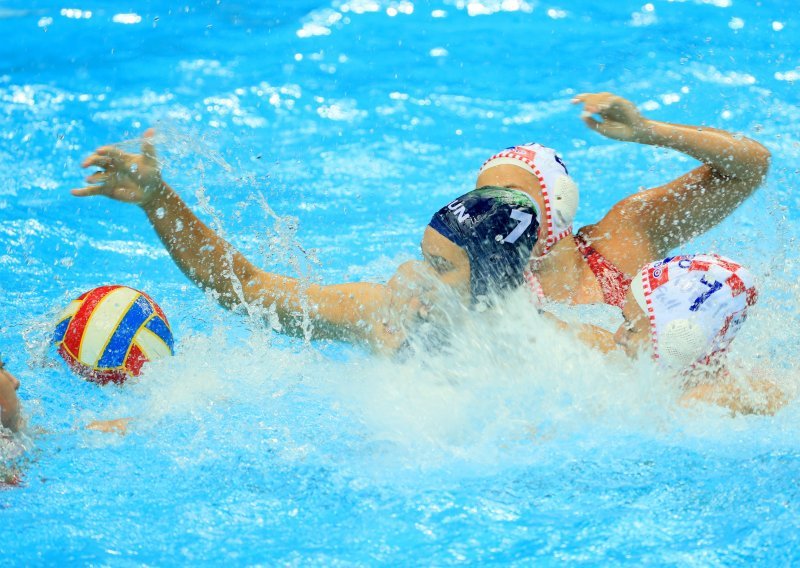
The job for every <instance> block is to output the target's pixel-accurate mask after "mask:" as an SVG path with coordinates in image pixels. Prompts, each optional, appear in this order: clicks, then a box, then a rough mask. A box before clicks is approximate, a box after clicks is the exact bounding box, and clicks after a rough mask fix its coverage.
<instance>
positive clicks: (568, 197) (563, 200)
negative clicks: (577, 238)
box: [550, 176, 578, 226]
mask: <svg viewBox="0 0 800 568" xmlns="http://www.w3.org/2000/svg"><path fill="white" fill-rule="evenodd" d="M550 207H551V209H552V212H553V216H554V217H555V218H556V219H557V220H558V223H559V225H562V226H566V225H572V220H573V219H574V218H575V213H576V212H577V211H578V186H577V185H576V184H575V182H574V181H573V180H572V178H571V177H569V176H561V177H559V178H558V179H557V180H556V183H555V187H554V188H553V196H552V199H551V201H550Z"/></svg>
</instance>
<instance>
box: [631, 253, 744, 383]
mask: <svg viewBox="0 0 800 568" xmlns="http://www.w3.org/2000/svg"><path fill="white" fill-rule="evenodd" d="M631 293H632V294H633V297H634V299H635V300H636V303H637V304H638V305H639V307H640V308H641V309H642V311H643V312H644V313H645V314H646V315H647V316H648V318H649V319H650V331H651V336H652V341H653V357H654V358H655V359H657V360H659V362H661V363H663V364H665V365H667V366H668V367H672V368H686V367H689V366H691V365H693V364H694V363H697V362H699V361H702V360H704V359H705V358H707V357H709V356H711V355H713V354H714V353H718V352H721V351H724V350H725V349H726V348H727V347H728V345H729V344H730V342H731V341H732V340H733V338H734V337H735V336H736V333H737V332H738V331H739V328H740V327H741V325H742V323H744V321H745V319H746V317H747V309H748V308H749V307H750V306H752V305H753V304H755V302H756V298H757V293H756V289H755V286H754V282H753V277H752V275H751V274H750V272H749V271H748V270H747V269H745V268H744V267H742V266H741V265H739V264H737V263H736V262H734V261H732V260H730V259H727V258H724V257H721V256H718V255H714V254H698V255H683V256H675V257H670V258H665V259H664V260H662V261H659V262H653V263H650V264H648V265H646V266H645V267H644V268H642V270H641V271H639V273H638V274H637V275H636V276H635V277H634V278H633V280H632V281H631Z"/></svg>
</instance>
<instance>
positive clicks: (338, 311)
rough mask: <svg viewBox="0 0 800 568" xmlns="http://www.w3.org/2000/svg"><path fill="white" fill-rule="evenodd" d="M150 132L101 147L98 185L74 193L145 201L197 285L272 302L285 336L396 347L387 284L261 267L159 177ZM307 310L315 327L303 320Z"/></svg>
mask: <svg viewBox="0 0 800 568" xmlns="http://www.w3.org/2000/svg"><path fill="white" fill-rule="evenodd" d="M152 136H153V131H152V130H148V131H147V132H145V134H144V138H143V140H142V153H141V154H129V153H126V152H123V151H122V150H120V149H119V148H117V147H116V146H104V147H102V148H99V149H98V150H96V151H95V153H94V154H92V155H91V156H89V157H88V158H87V159H86V160H85V161H84V162H83V167H86V168H88V167H96V168H98V169H99V171H97V172H95V173H94V174H92V175H90V176H88V177H87V178H86V181H87V182H88V183H90V184H92V185H89V186H87V187H83V188H80V189H74V190H72V194H73V195H76V196H79V197H85V196H92V195H105V196H107V197H110V198H112V199H115V200H117V201H123V202H127V203H135V204H137V205H139V206H140V207H141V208H142V210H143V211H144V212H145V214H146V215H147V218H148V219H149V220H150V223H151V224H152V225H153V228H154V229H155V230H156V233H157V234H158V236H159V238H160V239H161V241H162V242H163V243H164V246H165V247H166V248H167V251H168V252H169V254H170V256H171V257H172V259H173V261H175V264H177V265H178V267H179V268H180V269H181V270H182V271H183V273H184V274H185V275H186V276H187V277H188V278H189V279H190V280H192V282H194V283H195V284H196V285H197V286H199V287H200V288H202V289H203V290H213V291H214V292H216V293H217V295H218V296H217V298H218V301H219V303H220V304H221V305H222V306H224V307H226V308H228V309H234V308H237V307H239V306H241V305H244V304H248V305H254V304H258V305H262V306H264V307H267V308H270V307H272V306H274V307H275V310H276V314H277V316H278V319H279V322H280V324H281V326H282V328H283V329H282V330H283V331H284V332H285V333H287V334H290V335H303V334H304V333H306V332H308V333H310V335H311V337H313V338H321V339H343V340H348V341H365V342H367V343H369V344H371V345H373V346H374V347H376V348H377V349H384V348H391V346H390V345H389V344H391V343H392V342H393V341H395V338H394V337H392V336H391V334H388V335H387V334H386V333H385V329H384V328H385V326H384V325H383V324H382V322H383V318H382V315H383V312H384V311H385V310H384V308H385V307H386V306H387V305H388V304H389V300H390V298H389V287H387V286H384V285H380V284H370V283H352V284H341V285H334V286H318V285H311V286H307V287H304V285H303V283H302V282H301V281H300V280H298V279H297V278H291V277H286V276H281V275H278V274H273V273H270V272H266V271H264V270H261V269H259V268H257V267H256V266H254V265H253V264H252V263H251V262H250V261H249V260H247V259H246V258H245V257H244V255H242V254H241V253H240V252H238V251H237V250H236V249H235V248H234V247H233V246H232V245H231V244H230V243H228V242H227V241H226V240H224V239H223V238H221V237H220V236H219V235H218V234H216V233H215V232H214V231H213V230H211V229H210V228H209V227H208V226H207V225H206V224H205V223H203V222H202V221H201V220H200V219H198V218H197V216H196V215H195V214H194V213H193V212H192V211H191V209H189V207H188V206H187V205H186V204H185V203H184V202H183V200H182V199H181V198H180V197H179V196H178V194H177V193H176V192H175V191H174V190H173V189H172V188H171V187H170V186H169V185H168V184H167V183H165V182H164V181H163V180H162V179H161V173H160V171H159V167H158V163H157V161H156V154H155V149H154V147H153V144H152ZM304 314H305V315H306V317H307V318H308V320H310V321H309V323H311V325H310V326H307V325H304V321H305V319H304ZM306 328H308V329H306Z"/></svg>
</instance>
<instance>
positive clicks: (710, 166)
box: [573, 93, 770, 258]
mask: <svg viewBox="0 0 800 568" xmlns="http://www.w3.org/2000/svg"><path fill="white" fill-rule="evenodd" d="M573 102H574V103H576V104H583V105H584V107H583V108H584V114H583V120H584V122H585V123H586V124H587V126H589V128H591V129H592V130H595V131H596V132H599V133H600V134H602V135H604V136H607V137H608V138H612V139H615V140H622V141H628V142H637V143H639V144H648V145H651V146H661V147H664V148H672V149H673V150H678V151H679V152H683V153H684V154H687V155H689V156H691V157H693V158H695V159H697V160H699V161H700V162H702V163H703V165H701V166H700V167H698V168H695V169H694V170H692V171H690V172H688V173H687V174H685V175H683V176H681V177H679V178H677V179H675V180H673V181H671V182H669V183H667V184H665V185H662V186H659V187H655V188H652V189H648V190H645V191H641V192H639V193H637V194H635V195H632V196H630V197H628V198H626V199H624V200H622V201H621V202H619V203H618V204H617V205H615V206H614V208H613V209H612V211H611V212H609V214H608V215H607V217H606V219H607V220H608V221H607V222H606V219H604V220H603V221H601V223H604V222H606V223H605V224H607V225H608V226H609V227H625V230H631V229H632V230H633V231H634V233H635V231H636V230H637V229H638V230H639V232H640V234H641V235H642V236H644V237H645V238H647V239H648V240H649V241H650V243H651V246H652V247H653V248H654V250H653V254H654V256H653V258H660V257H662V256H665V255H666V254H667V253H668V252H669V251H670V250H672V249H673V248H675V247H677V246H679V245H681V244H683V243H684V242H686V241H688V240H689V239H691V238H693V237H695V236H697V235H699V234H701V233H703V232H705V231H707V230H708V229H710V228H711V227H713V226H714V225H716V224H717V223H719V222H720V221H722V220H723V219H724V218H725V217H727V216H728V215H729V214H730V213H731V212H732V211H733V210H734V209H736V207H738V206H739V205H740V204H741V203H742V202H743V201H744V200H745V199H747V197H749V196H750V195H751V194H752V193H753V192H754V191H755V190H756V188H758V186H759V185H761V183H762V182H763V181H764V178H765V177H766V175H767V171H768V169H769V164H770V153H769V151H768V150H767V149H766V148H765V147H764V146H762V145H761V144H759V143H758V142H756V141H755V140H751V139H749V138H746V137H744V136H737V135H734V134H731V133H730V132H726V131H724V130H718V129H715V128H707V127H700V126H687V125H681V124H670V123H666V122H659V121H656V120H650V119H647V118H645V117H643V116H642V115H641V114H639V111H638V110H637V109H636V107H635V106H634V105H633V103H631V102H630V101H627V100H625V99H623V98H622V97H619V96H616V95H614V94H611V93H593V94H592V93H590V94H582V95H578V96H577V97H575V99H574V100H573ZM592 115H598V116H599V117H600V118H601V119H602V120H599V121H598V120H597V119H595V118H594V117H593V116H592ZM633 236H634V237H635V234H634V235H633Z"/></svg>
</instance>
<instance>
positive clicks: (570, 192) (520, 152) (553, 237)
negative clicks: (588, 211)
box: [478, 144, 578, 254]
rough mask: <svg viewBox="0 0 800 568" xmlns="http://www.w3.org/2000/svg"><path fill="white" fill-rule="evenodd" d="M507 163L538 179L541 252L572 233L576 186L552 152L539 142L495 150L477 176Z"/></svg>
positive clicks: (575, 209) (576, 206)
mask: <svg viewBox="0 0 800 568" xmlns="http://www.w3.org/2000/svg"><path fill="white" fill-rule="evenodd" d="M502 165H510V166H516V167H518V168H522V169H524V170H525V171H527V172H530V173H532V174H533V175H535V176H536V177H537V179H538V180H539V186H540V187H541V188H542V198H543V199H544V224H543V226H544V228H545V230H546V231H547V237H546V239H545V240H544V248H543V250H542V254H546V253H547V252H548V251H549V250H550V249H551V248H553V245H555V244H556V243H557V242H558V241H560V240H561V239H563V238H564V237H566V236H567V235H570V234H572V221H573V219H574V218H575V212H576V211H577V210H578V186H577V185H576V184H575V182H574V181H573V180H572V178H571V177H570V176H569V173H568V172H567V168H566V166H565V165H564V162H562V161H561V158H559V157H558V155H557V154H556V151H555V150H553V149H552V148H547V147H546V146H542V145H541V144H523V145H521V146H512V147H511V148H507V149H505V150H503V151H502V152H498V153H497V154H495V155H494V156H492V157H491V158H489V159H488V160H486V162H484V164H483V166H481V169H480V171H479V172H478V175H480V174H481V173H483V172H485V171H486V170H488V169H490V168H494V167H496V166H502Z"/></svg>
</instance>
